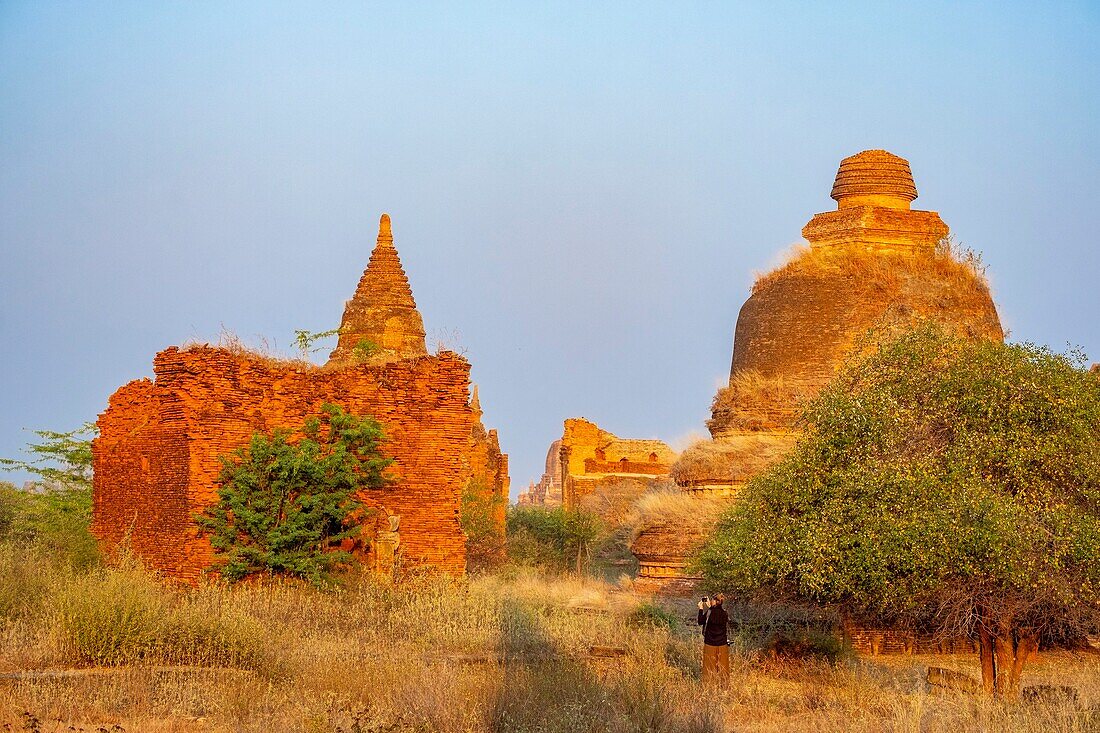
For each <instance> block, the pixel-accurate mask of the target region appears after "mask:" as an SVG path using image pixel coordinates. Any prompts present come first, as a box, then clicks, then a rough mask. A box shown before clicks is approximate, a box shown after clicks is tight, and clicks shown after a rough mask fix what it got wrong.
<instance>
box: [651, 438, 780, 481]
mask: <svg viewBox="0 0 1100 733" xmlns="http://www.w3.org/2000/svg"><path fill="white" fill-rule="evenodd" d="M797 439H798V438H797V436H795V435H777V434H770V435H763V436H753V435H749V436H738V437H737V438H736V439H732V440H701V441H699V442H697V443H695V444H693V445H691V446H690V447H689V448H688V449H687V450H685V451H684V452H683V453H682V454H680V458H679V460H677V461H676V463H674V464H673V465H672V473H671V475H672V478H673V479H674V480H675V481H676V482H677V483H679V484H693V483H700V482H706V481H714V480H727V481H745V480H747V479H749V478H750V477H752V476H754V475H755V474H757V473H759V472H760V471H762V470H764V469H765V468H767V467H768V466H770V465H772V464H773V463H775V462H776V461H778V460H779V459H780V458H782V457H783V456H784V455H786V454H787V453H788V452H789V451H790V449H791V448H792V447H794V444H795V442H796V441H797Z"/></svg>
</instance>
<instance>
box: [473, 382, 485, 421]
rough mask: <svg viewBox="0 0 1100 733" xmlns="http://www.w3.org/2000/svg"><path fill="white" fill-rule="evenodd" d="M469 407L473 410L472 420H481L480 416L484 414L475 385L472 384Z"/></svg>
mask: <svg viewBox="0 0 1100 733" xmlns="http://www.w3.org/2000/svg"><path fill="white" fill-rule="evenodd" d="M470 409H471V410H473V411H474V420H475V421H476V422H481V416H482V415H483V414H484V413H483V412H482V411H481V399H480V398H479V397H478V396H477V385H476V384H475V385H474V393H473V396H472V397H470Z"/></svg>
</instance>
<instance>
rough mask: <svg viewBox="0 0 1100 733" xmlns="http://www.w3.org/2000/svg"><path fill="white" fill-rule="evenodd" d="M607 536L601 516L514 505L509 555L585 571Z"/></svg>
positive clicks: (510, 514)
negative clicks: (601, 541) (605, 535)
mask: <svg viewBox="0 0 1100 733" xmlns="http://www.w3.org/2000/svg"><path fill="white" fill-rule="evenodd" d="M603 536H604V528H603V524H602V523H601V522H600V520H599V517H597V516H596V515H595V514H593V513H591V512H586V511H582V510H570V511H566V510H565V509H563V508H562V507H555V508H553V509H543V508H540V507H512V508H511V509H510V510H509V511H508V517H507V537H508V539H507V548H508V558H509V559H510V560H512V561H513V562H516V563H519V564H521V565H533V566H536V567H541V568H543V569H546V570H556V571H564V570H568V569H570V568H572V569H573V570H575V571H576V572H577V573H580V572H582V571H583V570H584V569H585V568H586V567H587V566H588V564H589V563H590V561H591V559H592V554H593V552H594V550H596V549H597V547H598V544H599V542H600V540H601V538H602V537H603Z"/></svg>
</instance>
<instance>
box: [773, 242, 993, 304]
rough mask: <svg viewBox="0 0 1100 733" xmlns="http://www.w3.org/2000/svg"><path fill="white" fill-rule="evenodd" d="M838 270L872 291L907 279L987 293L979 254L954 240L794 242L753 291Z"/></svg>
mask: <svg viewBox="0 0 1100 733" xmlns="http://www.w3.org/2000/svg"><path fill="white" fill-rule="evenodd" d="M838 272H845V273H850V274H851V275H854V276H855V277H853V281H854V282H855V283H857V285H858V286H859V287H862V288H865V289H868V290H872V289H883V290H887V291H898V290H901V289H903V288H904V287H905V285H906V283H907V281H910V280H916V281H919V282H922V283H928V282H939V283H943V284H944V285H946V286H948V287H950V288H951V289H953V290H956V291H969V292H971V293H974V294H984V295H988V293H989V279H988V277H987V276H986V266H985V264H984V263H983V262H982V257H981V255H980V254H978V253H976V252H974V251H973V250H970V249H966V248H964V247H962V246H960V245H959V244H958V243H957V242H955V241H954V240H953V239H950V238H948V239H944V240H942V241H941V242H940V243H939V244H938V245H937V246H936V247H935V248H933V249H932V250H930V251H927V252H924V251H919V250H913V251H900V252H899V251H893V250H877V249H865V248H855V247H820V248H814V247H809V246H807V245H804V244H800V245H796V246H795V247H793V248H792V249H791V251H790V253H789V254H788V255H787V257H786V261H785V262H784V263H783V264H782V265H780V266H779V267H777V268H775V269H774V270H772V271H770V272H767V273H757V275H756V280H755V282H754V283H753V286H752V292H753V294H755V293H757V292H759V291H761V290H763V289H764V288H766V287H768V285H770V284H771V283H773V282H775V281H776V280H779V279H781V278H785V277H790V276H799V277H809V278H814V277H826V276H833V275H835V274H836V273H838Z"/></svg>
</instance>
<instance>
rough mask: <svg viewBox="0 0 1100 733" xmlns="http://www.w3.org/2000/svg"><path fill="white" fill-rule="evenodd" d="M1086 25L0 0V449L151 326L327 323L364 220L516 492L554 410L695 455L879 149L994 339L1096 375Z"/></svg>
mask: <svg viewBox="0 0 1100 733" xmlns="http://www.w3.org/2000/svg"><path fill="white" fill-rule="evenodd" d="M597 5H598V6H597ZM1098 38H1100V6H1098V5H1097V4H1096V3H1062V2H1051V3H1011V2H1007V3H1006V2H998V3H992V2H991V3H956V2H945V3H936V2H906V3H898V4H891V3H885V2H873V3H866V4H854V3H853V4H844V3H839V2H836V3H780V2H761V3H756V4H738V3H714V4H708V3H692V4H686V3H684V4H672V3H660V4H657V3H654V4H640V3H636V2H624V3H600V4H595V3H590V2H582V3H576V4H566V3H554V4H541V3H533V2H532V3H511V2H502V3H499V4H491V5H490V4H484V5H483V4H465V3H431V4H427V3H425V4H420V3H405V2H401V3H393V4H391V5H375V4H370V3H358V2H357V3H347V4H343V3H338V2H324V3H320V2H318V3H309V4H307V3H272V2H257V3H246V2H228V3H226V2H177V3H168V2H148V1H147V0H142V1H141V2H134V3H123V2H107V3H85V2H73V3H55V2H45V1H42V0H34V1H32V2H16V1H15V0H3V2H0V456H12V455H14V454H15V453H17V452H18V450H19V448H20V447H21V446H22V445H23V444H24V443H25V442H26V440H27V438H28V437H29V434H28V433H26V432H24V429H25V428H52V429H59V430H60V429H66V428H69V427H74V426H76V425H79V424H80V423H82V422H83V421H85V420H92V419H95V417H96V415H97V414H98V413H99V412H101V411H102V410H104V409H105V408H106V405H107V398H108V396H109V395H110V394H111V393H112V392H113V391H114V390H115V389H116V388H117V387H119V386H121V385H122V384H124V383H125V382H127V381H129V380H131V379H136V378H140V377H144V376H151V375H152V358H153V355H154V354H155V353H156V352H157V351H158V350H160V349H163V348H165V347H166V346H169V345H172V344H180V343H182V342H184V341H187V340H190V339H199V340H214V339H215V338H216V337H217V334H218V332H219V331H220V330H221V329H222V326H223V325H224V327H225V328H227V329H229V330H232V331H234V332H236V333H238V334H240V335H241V336H242V337H244V338H245V339H252V340H255V339H256V338H257V337H258V336H263V337H266V338H267V339H268V340H269V341H273V342H274V343H275V344H276V345H277V346H278V347H279V348H281V349H283V350H286V351H288V352H289V351H290V345H291V339H292V338H293V332H294V330H295V329H310V330H315V331H319V330H323V329H328V328H334V327H335V326H337V325H338V324H339V320H340V315H341V312H342V309H343V303H344V300H345V299H347V298H349V297H350V296H351V294H352V292H353V291H354V288H355V284H356V282H357V281H358V278H359V276H360V274H361V272H362V269H363V267H364V266H365V265H366V262H367V258H368V256H369V253H370V249H371V247H372V246H373V243H374V237H375V233H376V230H377V229H376V228H377V221H378V216H379V214H380V213H381V212H383V211H388V212H390V214H391V215H392V216H393V230H394V236H395V240H396V244H397V247H398V250H399V252H400V253H401V257H402V259H403V261H404V264H405V269H406V271H407V273H408V275H409V279H410V281H411V283H412V286H413V292H414V294H415V296H416V299H417V303H418V304H419V306H420V309H421V312H422V313H423V315H424V321H425V325H426V327H427V330H428V332H429V342H430V343H429V346H431V344H432V343H434V342H435V341H436V340H437V339H442V340H443V341H445V342H446V343H448V344H450V345H454V346H457V347H458V348H459V349H460V350H462V351H464V352H465V354H466V356H467V357H468V358H469V359H470V360H471V362H472V363H473V376H474V379H475V381H477V382H478V383H479V384H480V385H481V398H482V404H483V407H484V409H485V413H486V422H487V424H488V425H489V426H490V427H496V428H498V429H499V430H500V436H501V443H502V446H503V448H504V450H505V451H507V452H508V453H510V454H511V460H512V483H513V495H514V494H515V493H516V492H517V491H519V490H520V489H522V488H523V487H525V486H526V484H527V482H528V481H529V480H532V479H537V478H538V475H539V474H540V473H541V470H542V461H543V459H544V456H545V454H546V449H547V447H548V445H549V443H550V442H551V441H552V440H553V439H554V438H556V437H558V436H559V435H560V434H561V429H562V420H563V419H565V418H567V417H573V416H584V417H587V418H589V419H592V420H595V421H596V422H598V423H599V424H600V425H601V426H603V427H605V428H606V429H608V430H611V431H614V432H616V433H618V434H620V435H623V436H626V437H639V438H642V437H659V438H663V439H665V440H669V441H672V442H674V443H675V442H679V441H684V440H686V439H687V437H688V436H690V435H691V434H692V433H700V434H701V433H703V432H704V426H703V421H704V419H705V418H706V417H707V415H708V406H709V403H710V399H711V397H712V395H713V393H714V391H715V389H716V387H717V386H718V384H719V383H720V382H722V381H724V380H725V378H726V377H727V376H728V370H729V362H730V355H731V346H732V333H733V326H734V322H735V319H736V316H737V311H738V309H739V308H740V306H741V303H742V302H743V301H744V300H745V298H746V297H747V295H748V290H749V286H750V284H751V282H752V279H753V273H754V271H761V270H765V269H767V268H768V267H769V266H771V265H773V264H775V263H776V262H777V261H778V258H779V254H780V253H781V252H782V251H784V250H785V249H787V248H788V247H789V246H790V245H791V244H792V243H794V242H797V241H799V240H800V234H799V231H800V229H801V227H802V226H803V224H805V223H806V221H808V220H809V218H810V217H811V215H813V214H814V213H815V212H818V211H825V210H829V209H832V208H833V207H834V204H833V202H832V201H831V200H830V199H829V189H830V186H831V184H832V179H833V176H834V174H835V172H836V166H837V163H838V162H839V161H840V159H841V158H843V157H844V156H847V155H850V154H852V153H855V152H858V151H860V150H864V149H867V148H886V149H888V150H890V151H892V152H894V153H897V154H899V155H902V156H903V157H906V158H908V159H909V160H910V161H911V164H912V168H913V173H914V176H915V178H916V184H917V188H918V190H919V192H920V198H919V199H918V200H917V202H916V203H915V206H916V207H917V208H926V209H934V210H937V211H939V212H940V213H941V215H942V216H943V218H944V220H945V221H946V222H947V223H948V224H949V225H950V226H951V227H952V230H953V231H954V233H955V234H956V236H957V237H958V239H959V240H961V241H962V242H963V243H964V244H965V245H968V246H970V247H972V248H974V249H977V250H980V251H981V252H983V253H984V256H985V259H986V261H987V263H988V264H989V273H990V275H991V278H992V281H993V286H994V296H995V298H996V300H997V303H998V305H999V307H1000V312H1001V316H1002V319H1003V321H1004V323H1005V325H1006V326H1007V327H1008V328H1009V329H1010V338H1011V339H1013V340H1029V341H1035V342H1038V343H1043V344H1048V345H1050V346H1052V347H1054V348H1056V349H1059V350H1062V349H1064V348H1065V347H1066V345H1067V344H1074V345H1079V346H1081V347H1082V348H1084V350H1085V351H1086V352H1087V353H1088V354H1089V356H1090V357H1091V358H1092V360H1094V361H1100V325H1098V323H1097V315H1098V313H1100V307H1098V306H1100V282H1098V281H1100V264H1098V255H1097V247H1098V245H1100V238H1098V232H1100V204H1098V203H1097V201H1098V197H1100V42H1098V41H1097V39H1098ZM322 356H323V355H320V354H319V355H318V357H319V358H320V357H322ZM9 478H12V479H17V480H18V479H20V478H21V477H18V476H9Z"/></svg>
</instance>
